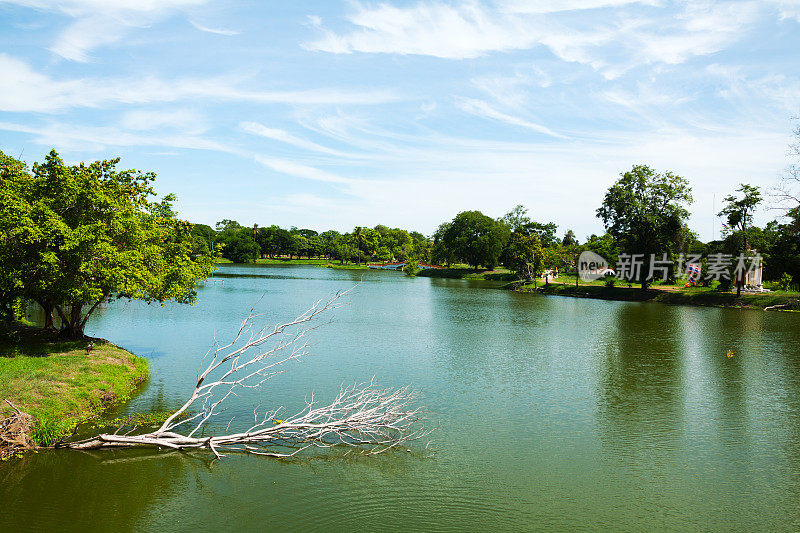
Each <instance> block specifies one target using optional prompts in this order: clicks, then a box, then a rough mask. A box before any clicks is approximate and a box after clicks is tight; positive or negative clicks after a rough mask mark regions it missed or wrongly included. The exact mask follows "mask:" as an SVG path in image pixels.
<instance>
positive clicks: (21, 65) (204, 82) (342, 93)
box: [0, 54, 398, 113]
mask: <svg viewBox="0 0 800 533" xmlns="http://www.w3.org/2000/svg"><path fill="white" fill-rule="evenodd" d="M0 72H2V73H3V75H2V76H0V111H14V112H26V111H34V112H44V113H53V112H58V111H63V110H65V109H69V108H76V107H90V108H99V107H105V106H108V105H111V104H143V103H159V102H175V101H180V100H189V99H192V100H195V99H206V100H218V101H242V102H256V103H263V104H296V105H320V104H334V105H351V104H352V105H372V104H380V103H385V102H390V101H396V100H398V97H397V96H396V95H395V94H394V93H392V92H391V91H384V90H372V91H369V90H368V91H351V90H346V89H337V88H330V89H305V90H298V91H269V90H263V91H259V90H253V89H243V88H241V87H240V85H241V84H242V80H239V79H237V78H235V77H233V76H220V77H217V78H197V79H193V78H179V79H175V80H163V79H159V78H154V77H147V76H139V77H137V78H127V79H114V78H108V79H99V78H97V79H94V78H78V79H71V80H64V81H61V80H56V79H53V78H51V77H49V76H47V75H45V74H42V73H40V72H37V71H35V70H33V69H32V68H31V67H30V66H29V65H28V64H27V63H25V62H24V61H20V60H18V59H16V58H13V57H10V56H8V55H6V54H0Z"/></svg>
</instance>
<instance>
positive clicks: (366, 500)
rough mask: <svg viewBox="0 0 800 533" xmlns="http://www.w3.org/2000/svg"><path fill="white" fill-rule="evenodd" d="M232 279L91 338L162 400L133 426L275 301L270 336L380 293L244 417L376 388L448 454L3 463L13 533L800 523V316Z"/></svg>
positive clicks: (238, 409) (317, 273)
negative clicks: (416, 404)
mask: <svg viewBox="0 0 800 533" xmlns="http://www.w3.org/2000/svg"><path fill="white" fill-rule="evenodd" d="M221 274H224V275H225V277H224V281H225V283H224V287H223V285H222V284H221V283H220V284H218V285H217V286H216V287H215V286H214V285H213V283H212V284H208V283H207V284H206V285H205V286H203V287H200V288H199V301H198V303H197V304H196V305H195V306H193V307H187V306H179V305H172V304H167V305H166V306H165V307H160V306H147V305H144V304H140V303H136V302H132V303H128V302H114V303H113V304H112V305H111V306H109V307H108V308H107V309H105V310H103V311H102V312H101V313H100V314H99V315H98V316H97V317H95V318H94V319H93V320H92V322H91V323H90V330H89V331H90V333H91V334H93V335H98V336H103V337H107V338H110V339H112V340H113V341H114V342H116V343H118V344H120V345H122V346H125V347H127V348H129V349H132V350H133V351H135V352H136V353H139V354H142V355H145V356H148V357H149V358H150V361H151V366H152V371H153V378H152V380H151V382H150V384H149V387H148V389H147V391H146V392H145V393H144V394H142V395H141V396H139V397H138V398H136V399H135V400H134V401H132V402H131V403H130V404H129V405H127V406H126V407H125V408H124V410H123V412H132V411H148V410H157V411H162V410H167V409H169V408H173V407H174V406H175V405H178V404H180V403H181V401H182V400H183V398H184V396H185V395H186V394H187V393H188V391H189V389H191V383H192V379H193V378H194V377H195V372H196V369H197V365H198V363H199V360H200V358H201V357H202V355H203V353H205V351H206V350H207V348H208V347H209V345H210V343H211V339H212V336H213V335H217V337H218V338H220V339H226V338H227V337H226V335H228V334H229V333H230V330H231V329H232V328H234V327H235V326H237V325H238V324H239V323H240V320H241V319H242V316H243V314H244V313H246V312H247V310H249V308H250V306H252V304H253V303H254V301H255V300H256V299H258V298H259V297H261V296H263V299H262V302H261V305H262V306H263V307H262V308H261V309H263V310H264V311H265V312H266V313H267V315H266V316H265V319H266V320H267V322H270V321H275V320H280V319H284V318H286V317H288V316H292V315H295V314H296V313H297V312H300V311H302V310H304V309H305V308H306V307H307V305H308V304H309V303H310V302H312V301H314V300H316V299H317V298H319V297H320V296H322V295H324V294H327V293H329V292H330V291H335V290H338V289H346V288H349V287H351V286H352V285H353V284H354V283H357V282H358V281H360V280H361V279H362V277H363V279H364V280H365V281H366V282H365V283H363V284H362V285H360V286H359V289H358V290H357V291H356V293H355V294H354V296H353V297H352V298H351V302H350V305H348V306H345V307H344V308H342V309H340V310H338V311H337V313H336V315H335V316H334V317H333V318H334V323H333V324H332V325H331V326H330V327H326V328H325V329H323V330H320V331H319V335H318V336H317V337H315V340H316V342H315V343H314V345H313V346H312V353H313V354H314V355H313V356H312V357H309V358H307V359H305V360H304V361H302V362H301V363H298V364H296V365H293V366H292V368H290V369H289V371H288V372H287V373H286V374H284V375H281V376H280V379H276V380H273V381H271V382H269V385H268V387H267V388H266V389H265V390H264V391H263V392H262V393H261V395H260V396H258V397H253V396H246V395H243V396H242V397H240V398H237V399H235V401H234V402H232V404H231V406H230V407H231V408H230V411H229V412H228V413H227V414H229V415H231V416H244V417H247V416H249V417H252V408H253V407H254V405H256V404H259V403H260V404H262V405H269V406H274V405H285V406H286V407H287V408H289V409H290V410H291V409H292V408H293V406H294V405H296V404H297V403H298V402H302V399H303V397H304V395H305V394H307V393H308V392H310V391H311V390H314V391H315V392H316V393H318V394H320V395H321V396H325V394H327V393H329V392H331V391H335V390H338V388H339V386H340V385H341V384H342V383H348V384H349V383H352V382H353V381H354V380H362V379H369V378H371V377H372V376H373V375H374V376H376V377H377V379H378V381H379V383H380V384H381V385H387V386H397V385H404V384H406V383H413V384H414V385H415V386H416V387H418V388H419V389H421V391H422V392H423V394H424V403H425V405H426V406H427V407H428V408H429V410H430V411H431V413H432V415H433V417H434V419H435V421H436V422H437V423H438V425H439V429H438V430H437V432H436V433H435V435H434V439H435V440H434V443H433V445H432V446H431V450H433V451H434V454H433V457H432V458H429V457H428V453H427V452H426V453H421V452H420V450H417V449H412V451H411V452H405V451H399V452H398V453H395V454H386V455H385V456H380V457H377V458H375V457H373V458H361V457H352V456H347V457H343V456H342V455H341V454H340V453H338V452H335V453H332V454H320V455H317V456H314V457H313V458H310V459H298V460H293V461H286V462H282V461H273V460H269V459H267V460H265V459H264V458H253V457H241V456H239V457H229V458H226V459H225V460H223V461H221V462H214V463H212V464H210V465H205V464H202V463H200V462H199V461H198V460H197V459H196V458H192V457H183V456H173V455H159V454H155V455H148V453H149V452H148V453H145V452H134V451H127V452H125V451H117V452H110V454H105V452H104V453H103V454H102V455H101V456H88V455H82V454H81V455H76V454H62V453H41V454H38V455H35V456H30V458H26V459H25V461H24V462H23V463H17V464H16V465H12V466H9V465H5V464H2V465H0V481H2V485H0V501H2V510H1V511H0V530H7V529H8V530H14V531H16V530H20V529H21V530H25V528H26V527H28V528H30V527H32V526H31V524H34V523H39V524H43V525H44V526H46V527H49V528H50V529H57V528H58V526H59V525H60V524H61V523H62V522H64V521H65V520H66V518H67V517H69V516H71V514H73V513H74V514H80V515H81V516H82V517H89V516H91V517H92V518H91V520H90V519H89V518H79V519H78V520H77V522H76V524H77V525H76V526H75V528H78V527H79V526H80V527H85V528H89V526H90V525H91V524H94V523H96V524H99V525H100V526H102V529H111V528H113V529H117V530H121V531H127V530H133V529H137V530H142V529H146V530H156V529H170V530H171V529H174V528H177V529H182V530H186V529H197V528H202V529H230V528H231V527H232V526H231V525H232V524H235V525H236V526H237V527H238V528H240V529H245V530H259V529H263V528H265V527H275V528H277V527H281V528H286V529H293V530H306V529H323V530H353V529H355V530H364V529H388V528H392V529H403V530H419V529H431V528H432V527H433V526H434V525H435V526H437V528H438V529H443V530H463V529H476V530H490V529H491V530H530V529H541V528H546V527H550V528H557V529H576V528H583V529H586V528H592V529H622V530H641V529H646V530H649V529H711V528H714V529H722V528H731V529H742V530H785V529H790V528H791V527H797V526H798V525H800V522H799V521H798V520H800V511H798V506H797V502H798V501H800V315H797V314H790V313H761V312H746V311H745V312H742V311H735V310H724V309H698V308H689V307H677V306H676V307H670V306H663V305H658V304H640V303H626V302H603V301H598V300H583V299H574V298H558V297H536V296H531V295H520V294H516V293H513V292H509V291H499V290H485V287H486V285H485V284H481V283H479V282H472V281H463V280H446V279H429V278H416V279H412V278H408V277H406V276H403V275H402V274H400V273H396V272H383V271H339V270H330V269H323V268H317V267H313V266H310V267H284V266H276V267H240V266H226V267H223V268H222V269H221ZM221 280H222V277H220V281H221ZM728 349H732V350H733V352H734V354H735V355H734V357H731V358H727V357H726V356H725V353H726V351H727V350H728ZM115 461H118V462H115ZM86 486H89V488H88V489H85V487H86ZM81 494H83V496H80V495H81ZM59 495H64V496H63V497H61V496H59ZM128 500H130V504H128V503H126V502H127V501H128ZM7 516H11V517H12V518H11V519H7V518H6V517H7ZM8 520H11V521H8ZM59 520H60V522H59ZM3 521H6V523H3ZM6 524H10V526H13V527H12V528H10V529H9V527H5V526H6ZM68 527H71V526H68ZM92 529H98V528H97V527H95V528H92Z"/></svg>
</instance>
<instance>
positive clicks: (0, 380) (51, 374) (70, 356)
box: [0, 325, 149, 455]
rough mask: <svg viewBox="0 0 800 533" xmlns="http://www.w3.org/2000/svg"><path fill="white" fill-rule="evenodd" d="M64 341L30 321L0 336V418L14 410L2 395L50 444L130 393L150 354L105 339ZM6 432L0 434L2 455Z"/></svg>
mask: <svg viewBox="0 0 800 533" xmlns="http://www.w3.org/2000/svg"><path fill="white" fill-rule="evenodd" d="M89 340H90V339H86V340H81V341H65V340H61V339H58V338H56V337H55V335H54V334H53V333H50V332H46V331H43V330H41V329H38V328H33V327H29V326H21V325H19V326H17V325H15V326H13V327H11V329H8V330H6V331H4V332H3V333H2V336H1V337H0V420H2V419H4V418H7V417H10V416H13V415H14V414H15V412H14V410H13V409H12V408H11V407H10V406H9V404H8V403H6V402H5V401H4V400H6V399H7V400H8V401H10V402H11V403H12V404H13V405H14V407H16V408H17V409H19V410H20V411H22V412H24V413H27V414H28V415H30V416H31V417H32V427H28V428H27V431H28V432H29V437H30V438H32V440H33V442H34V443H35V444H36V445H38V446H49V445H51V444H52V443H53V442H55V441H56V440H58V439H59V438H60V437H62V436H64V435H67V434H69V433H70V432H71V431H72V429H73V428H74V427H75V425H76V424H77V423H79V422H81V421H82V420H85V419H87V418H89V417H91V416H93V415H96V414H99V413H100V412H102V411H103V410H105V409H107V408H108V407H111V406H112V405H114V404H117V403H119V402H123V401H125V400H127V399H129V398H130V397H131V395H132V394H133V393H134V392H135V391H136V389H137V388H138V387H139V386H140V385H141V384H142V383H143V382H144V381H145V380H146V379H147V377H148V376H149V366H148V362H147V360H146V359H144V358H142V357H138V356H136V355H134V354H132V353H130V352H128V351H127V350H124V349H122V348H120V347H119V346H115V345H114V344H112V343H110V342H108V341H106V340H103V339H91V340H92V341H93V343H94V347H93V349H92V350H91V352H90V353H88V354H87V353H86V347H87V345H88V343H89ZM3 444H6V447H8V445H9V444H8V443H7V442H4V441H3V436H2V435H0V455H2V447H3Z"/></svg>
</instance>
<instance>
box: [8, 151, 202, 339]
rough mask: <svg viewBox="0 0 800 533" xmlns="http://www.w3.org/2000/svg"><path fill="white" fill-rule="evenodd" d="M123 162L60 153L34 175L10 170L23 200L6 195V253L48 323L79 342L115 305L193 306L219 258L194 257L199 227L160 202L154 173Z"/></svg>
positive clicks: (11, 184)
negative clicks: (89, 324)
mask: <svg viewBox="0 0 800 533" xmlns="http://www.w3.org/2000/svg"><path fill="white" fill-rule="evenodd" d="M118 162H119V159H113V160H109V161H96V162H94V163H91V164H89V165H86V164H83V163H80V164H78V165H66V164H65V163H64V162H63V161H62V160H61V158H60V157H59V156H58V154H57V153H56V152H55V151H54V150H53V151H51V152H50V153H49V154H48V155H47V157H46V158H45V161H44V162H43V163H41V164H38V163H37V164H34V166H33V168H32V171H31V172H30V173H29V172H26V171H24V170H20V169H19V167H18V166H14V165H4V167H3V168H2V180H3V190H4V191H6V190H7V189H6V187H8V188H9V189H10V190H11V191H13V196H14V198H13V201H11V203H9V202H10V200H9V198H8V195H5V194H4V195H3V204H2V218H3V222H2V223H1V224H0V227H2V228H3V232H4V233H5V235H4V236H3V238H2V239H1V240H0V247H2V248H5V249H4V250H2V251H0V256H12V255H13V256H14V257H15V259H14V260H13V261H12V263H13V264H12V265H11V266H10V268H11V269H12V271H14V272H19V273H20V276H19V278H18V282H19V284H18V286H19V287H20V289H21V294H22V295H23V296H24V297H25V298H26V299H29V300H31V301H34V302H37V303H39V304H40V305H41V306H42V308H43V310H44V312H45V316H46V317H47V319H46V320H47V323H48V326H52V314H53V311H54V310H55V311H56V312H57V313H58V315H59V317H60V318H61V323H62V333H63V334H64V335H67V336H69V337H72V338H80V337H82V336H83V331H84V328H85V326H86V321H87V319H88V318H89V316H90V315H91V314H92V313H93V312H94V310H95V309H97V307H98V306H99V305H100V304H101V303H102V302H104V301H106V300H107V299H108V298H111V297H117V298H131V299H140V300H144V301H147V302H154V301H156V302H164V301H167V300H174V301H178V302H184V303H187V302H192V301H193V300H194V298H195V296H196V294H195V290H194V285H195V281H196V280H197V279H200V278H204V277H206V276H208V274H210V272H211V268H212V258H211V255H210V254H209V253H206V254H201V255H198V254H196V253H194V249H193V248H194V239H193V238H192V234H191V224H189V223H188V222H184V221H181V220H178V219H177V218H175V212H174V210H173V209H172V200H174V197H172V196H167V197H166V198H165V199H164V200H162V201H161V202H155V201H153V200H152V198H153V197H154V196H155V193H154V191H153V189H152V186H151V183H152V182H153V180H154V179H155V174H153V173H150V172H148V173H142V172H139V171H136V170H124V171H120V170H117V169H116V165H117V164H118ZM15 216H19V217H20V218H19V219H18V221H17V229H16V230H13V231H11V232H8V233H6V232H7V228H8V227H9V226H8V219H9V218H10V217H15Z"/></svg>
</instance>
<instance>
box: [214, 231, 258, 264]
mask: <svg viewBox="0 0 800 533" xmlns="http://www.w3.org/2000/svg"><path fill="white" fill-rule="evenodd" d="M223 242H224V243H225V248H223V250H222V256H223V257H225V258H227V259H230V260H231V261H233V262H234V263H253V262H255V260H256V258H257V257H258V255H259V252H260V250H259V247H258V244H257V243H256V241H255V240H254V239H253V230H251V229H250V228H242V229H240V230H238V231H236V232H234V233H233V234H232V235H230V236H229V237H227V238H226V239H225V240H224V241H223Z"/></svg>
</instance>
